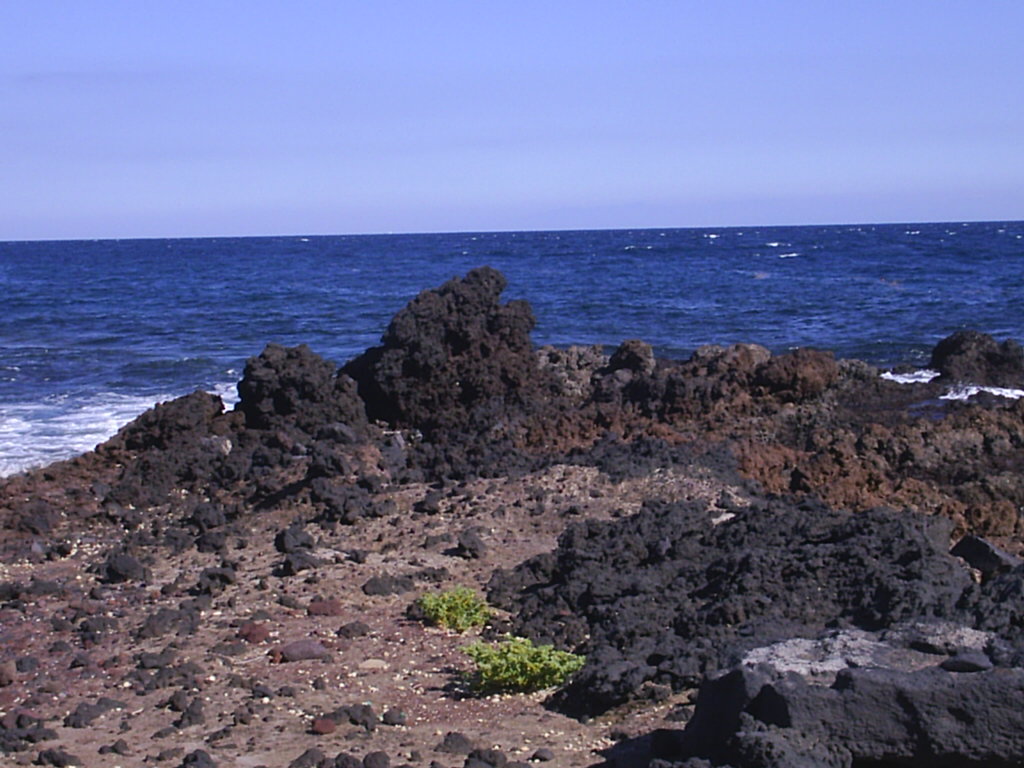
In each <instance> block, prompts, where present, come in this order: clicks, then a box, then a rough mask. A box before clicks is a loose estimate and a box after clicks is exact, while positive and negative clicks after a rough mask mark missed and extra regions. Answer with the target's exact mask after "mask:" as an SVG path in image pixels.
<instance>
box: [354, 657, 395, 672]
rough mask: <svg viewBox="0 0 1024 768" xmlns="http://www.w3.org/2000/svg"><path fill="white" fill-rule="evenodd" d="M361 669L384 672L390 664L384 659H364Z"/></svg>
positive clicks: (360, 663)
mask: <svg viewBox="0 0 1024 768" xmlns="http://www.w3.org/2000/svg"><path fill="white" fill-rule="evenodd" d="M359 668H360V669H367V670H378V671H379V670H383V669H387V668H388V663H387V662H386V661H384V659H363V661H361V662H359Z"/></svg>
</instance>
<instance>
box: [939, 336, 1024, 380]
mask: <svg viewBox="0 0 1024 768" xmlns="http://www.w3.org/2000/svg"><path fill="white" fill-rule="evenodd" d="M929 367H930V368H933V369H934V370H936V371H938V372H939V373H940V374H942V377H943V378H944V379H947V380H949V381H955V382H963V383H966V384H977V385H980V386H991V387H1024V348H1022V347H1021V345H1020V344H1018V343H1017V342H1016V341H1014V340H1013V339H1006V340H1005V341H1003V342H997V341H996V340H995V339H993V338H992V337H991V336H989V335H988V334H986V333H979V332H978V331H957V332H956V333H954V334H952V335H950V336H947V337H946V338H944V339H943V340H942V341H940V342H939V343H938V344H936V345H935V348H934V349H933V350H932V357H931V362H930V363H929Z"/></svg>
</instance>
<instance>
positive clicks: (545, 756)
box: [530, 747, 555, 763]
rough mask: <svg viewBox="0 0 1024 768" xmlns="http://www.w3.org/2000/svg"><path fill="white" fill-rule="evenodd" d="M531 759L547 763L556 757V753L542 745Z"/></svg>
mask: <svg viewBox="0 0 1024 768" xmlns="http://www.w3.org/2000/svg"><path fill="white" fill-rule="evenodd" d="M530 759H531V760H533V761H535V762H538V763H546V762H548V761H549V760H554V759H555V753H554V752H552V751H551V750H550V749H548V748H547V747H541V748H540V749H538V750H536V751H535V752H534V753H533V754H532V755H531V756H530Z"/></svg>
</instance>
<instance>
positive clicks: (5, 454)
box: [0, 381, 238, 477]
mask: <svg viewBox="0 0 1024 768" xmlns="http://www.w3.org/2000/svg"><path fill="white" fill-rule="evenodd" d="M236 387H237V384H236V383H235V382H234V381H231V382H224V383H220V384H217V385H215V386H214V387H212V388H211V393H212V394H214V395H219V396H220V398H221V399H222V400H223V401H224V406H225V409H230V408H232V407H233V406H234V405H235V403H237V402H238V392H237V389H236ZM179 394H181V393H179ZM178 396H179V395H176V394H158V395H125V394H120V393H116V392H100V393H97V394H95V395H92V396H90V397H86V398H83V399H81V400H76V399H75V398H73V397H70V396H67V395H56V396H54V397H51V398H47V399H46V400H45V401H43V402H42V403H16V404H8V405H4V406H2V407H0V477H7V476H8V475H13V474H16V473H18V472H23V471H25V470H26V469H35V468H36V467H43V466H46V465H47V464H52V463H53V462H55V461H62V460H64V459H70V458H72V457H73V456H77V455H79V454H80V453H85V452H86V451H91V450H92V449H93V448H95V447H96V446H97V445H99V444H100V443H102V442H104V441H105V440H107V439H108V438H110V437H111V436H112V435H114V434H115V433H116V432H117V430H119V429H120V428H121V427H123V426H124V425H125V424H127V423H128V422H129V421H131V420H132V419H134V418H135V417H136V416H138V415H139V414H140V413H142V412H144V411H146V410H148V409H149V408H152V407H153V406H154V405H155V404H156V403H158V402H164V401H166V400H172V399H174V398H175V397H178Z"/></svg>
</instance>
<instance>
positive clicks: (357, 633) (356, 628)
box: [337, 621, 370, 639]
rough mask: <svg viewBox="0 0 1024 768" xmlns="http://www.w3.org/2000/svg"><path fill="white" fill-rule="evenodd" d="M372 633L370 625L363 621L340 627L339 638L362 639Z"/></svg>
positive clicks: (351, 622)
mask: <svg viewBox="0 0 1024 768" xmlns="http://www.w3.org/2000/svg"><path fill="white" fill-rule="evenodd" d="M369 633H370V625H369V624H367V623H366V622H363V621H350V622H349V623H348V624H343V625H342V626H340V627H338V632H337V635H338V637H344V638H349V639H351V638H353V637H362V636H363V635H367V634H369Z"/></svg>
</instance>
